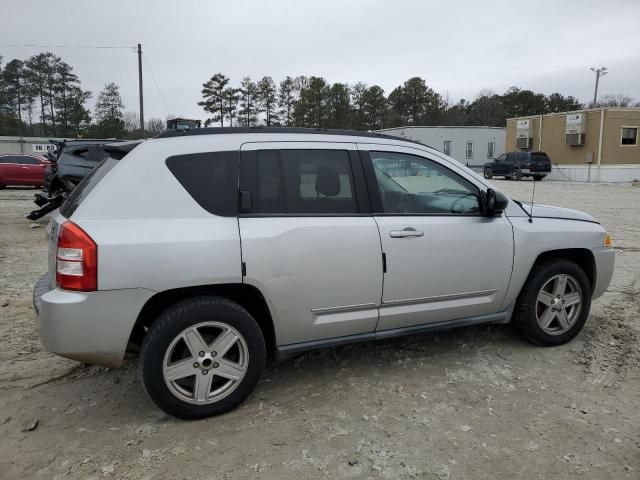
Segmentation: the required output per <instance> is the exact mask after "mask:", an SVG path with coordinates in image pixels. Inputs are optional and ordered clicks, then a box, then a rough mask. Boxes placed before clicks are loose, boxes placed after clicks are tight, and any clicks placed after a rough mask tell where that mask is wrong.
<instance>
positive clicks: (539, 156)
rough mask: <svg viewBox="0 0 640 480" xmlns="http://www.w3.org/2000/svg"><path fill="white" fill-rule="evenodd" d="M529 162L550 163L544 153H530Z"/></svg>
mask: <svg viewBox="0 0 640 480" xmlns="http://www.w3.org/2000/svg"><path fill="white" fill-rule="evenodd" d="M531 160H532V161H534V162H544V163H551V160H549V157H548V156H547V154H546V153H532V154H531Z"/></svg>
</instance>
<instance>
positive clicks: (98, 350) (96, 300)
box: [33, 277, 155, 367]
mask: <svg viewBox="0 0 640 480" xmlns="http://www.w3.org/2000/svg"><path fill="white" fill-rule="evenodd" d="M45 281H46V277H45V280H43V279H42V278H41V279H40V281H39V282H38V283H37V284H36V286H35V288H34V294H33V297H34V306H35V307H36V311H38V324H39V329H40V339H41V341H42V344H43V345H44V347H45V348H46V349H47V350H48V351H49V352H51V353H55V354H56V355H60V356H62V357H66V358H70V359H72V360H77V361H79V362H83V363H91V364H96V365H106V366H111V367H119V366H120V365H122V361H123V358H124V353H125V349H126V346H127V343H128V341H129V336H130V335H131V330H132V329H133V325H134V324H135V321H136V318H138V314H139V313H140V311H141V310H142V307H143V306H144V304H145V303H146V302H147V300H149V298H151V297H152V296H153V295H154V293H155V292H152V291H151V290H146V289H142V288H135V289H124V290H105V291H97V292H70V291H66V290H59V289H57V288H55V289H53V290H49V287H48V282H47V283H46V288H45ZM45 289H46V290H48V291H46V292H45V291H44V290H45Z"/></svg>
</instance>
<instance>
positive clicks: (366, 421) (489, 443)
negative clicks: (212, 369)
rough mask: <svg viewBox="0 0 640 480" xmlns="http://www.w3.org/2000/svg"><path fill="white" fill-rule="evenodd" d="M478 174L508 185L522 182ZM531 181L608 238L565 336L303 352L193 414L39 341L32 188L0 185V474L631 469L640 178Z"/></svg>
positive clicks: (327, 474) (639, 438)
mask: <svg viewBox="0 0 640 480" xmlns="http://www.w3.org/2000/svg"><path fill="white" fill-rule="evenodd" d="M495 183H496V185H497V186H498V188H500V189H503V190H504V191H505V192H507V193H509V194H511V195H513V196H514V198H519V199H529V197H530V193H531V187H532V185H533V183H532V182H525V181H523V182H519V183H515V182H506V181H500V180H498V181H496V182H495ZM536 188H537V191H536V201H537V202H540V203H547V204H555V205H560V206H565V207H571V208H577V209H581V210H585V211H587V212H589V213H591V214H593V215H594V216H596V218H598V219H599V220H600V221H602V222H603V224H604V225H605V226H606V227H607V228H608V229H609V230H610V232H611V233H612V234H613V236H614V242H615V245H616V249H617V258H616V271H615V275H614V279H613V283H612V285H611V287H610V289H609V291H608V292H607V294H606V295H604V296H603V297H602V298H600V299H598V300H597V301H595V303H594V306H593V308H592V313H591V316H590V318H589V321H588V323H587V326H586V328H585V329H584V331H583V332H582V333H581V334H580V335H579V336H578V338H577V339H576V340H574V341H573V342H571V343H570V344H568V345H565V346H562V347H557V348H548V349H544V348H539V347H534V346H532V345H530V344H528V343H525V342H524V341H522V340H520V338H519V337H518V336H517V335H515V334H514V333H513V332H512V330H511V328H510V327H509V326H496V325H493V326H480V327H473V328H464V329H458V330H455V331H451V332H447V333H440V334H429V335H418V336H413V337H411V338H406V339H396V340H391V341H384V342H378V343H370V344H359V345H353V346H347V347H340V348H335V349H329V350H324V351H318V352H311V353H307V354H304V355H301V356H299V357H296V358H294V359H291V360H289V361H286V362H284V363H281V364H273V365H270V366H269V367H268V368H267V371H266V373H265V375H264V377H263V379H262V381H261V382H260V384H259V386H258V388H257V390H256V391H255V393H254V394H253V395H252V396H251V397H250V399H249V400H248V401H247V402H245V404H244V405H243V406H241V407H240V408H239V409H237V410H235V411H234V412H231V413H229V414H227V415H224V416H221V417H217V418H211V419H208V420H203V421H198V422H183V421H179V420H176V419H174V418H171V417H169V416H167V415H164V414H163V413H162V412H160V411H159V410H158V409H157V408H155V407H154V405H152V403H151V402H150V401H149V400H148V399H147V398H146V396H145V394H144V392H143V389H142V386H141V384H140V381H139V379H138V376H137V361H136V360H135V359H134V360H130V361H128V362H127V364H126V366H125V367H124V368H123V369H120V370H109V369H105V368H100V367H90V366H84V365H80V364H77V363H74V362H72V361H68V360H65V359H62V358H58V357H55V356H53V355H51V354H48V353H46V352H45V351H43V349H42V346H41V345H40V342H39V339H38V334H37V331H36V322H35V315H34V311H33V308H32V306H31V288H32V285H33V284H34V282H35V281H36V280H37V278H38V276H39V275H40V274H41V273H42V272H43V271H44V270H45V268H46V252H45V249H46V248H45V241H44V226H45V224H46V221H47V220H46V219H43V220H42V221H40V222H37V223H36V224H32V223H31V222H29V221H27V220H25V218H24V216H25V215H26V214H27V213H28V212H29V211H30V210H32V209H33V208H34V205H33V203H31V200H32V197H33V194H34V191H33V190H3V191H0V338H1V339H2V343H1V344H0V478H2V479H14V478H16V479H18V478H20V479H24V478H34V479H40V478H43V479H49V478H80V479H89V478H92V479H97V478H114V479H115V478H122V479H156V478H157V479H164V478H167V479H168V478H172V479H173V478H184V479H187V478H189V479H194V480H195V479H203V480H204V479H229V478H256V479H283V478H291V479H299V478H400V479H404V478H421V479H447V478H451V479H471V478H474V479H492V480H493V479H497V478H515V477H518V478H520V479H532V478H535V479H562V478H580V479H591V478H593V479H602V478H611V479H613V478H616V479H617V478H632V479H638V478H640V373H639V370H638V366H639V364H640V349H639V348H638V340H639V339H640V320H639V318H638V312H639V309H640V273H639V272H640V188H638V187H632V186H630V185H629V184H618V185H613V184H570V183H561V182H541V183H538V184H537V185H536ZM36 421H37V424H36ZM30 428H31V430H29V429H30ZM24 430H27V431H24Z"/></svg>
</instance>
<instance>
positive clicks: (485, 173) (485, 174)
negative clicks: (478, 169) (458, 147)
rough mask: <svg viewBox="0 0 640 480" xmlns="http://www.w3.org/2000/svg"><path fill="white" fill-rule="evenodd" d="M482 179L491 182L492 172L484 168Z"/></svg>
mask: <svg viewBox="0 0 640 480" xmlns="http://www.w3.org/2000/svg"><path fill="white" fill-rule="evenodd" d="M484 178H486V179H488V180H491V179H492V178H493V171H492V170H491V169H490V168H489V167H485V168H484Z"/></svg>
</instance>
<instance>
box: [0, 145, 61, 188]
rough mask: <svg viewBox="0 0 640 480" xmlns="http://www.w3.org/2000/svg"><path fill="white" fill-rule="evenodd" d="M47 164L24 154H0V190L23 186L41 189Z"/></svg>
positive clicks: (35, 157) (43, 160)
mask: <svg viewBox="0 0 640 480" xmlns="http://www.w3.org/2000/svg"><path fill="white" fill-rule="evenodd" d="M48 165H49V162H48V161H47V160H45V159H44V158H42V157H38V156H36V155H29V154H24V153H7V154H0V188H4V187H8V186H18V185H25V186H31V187H42V186H43V185H44V172H45V169H46V168H47V166H48Z"/></svg>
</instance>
